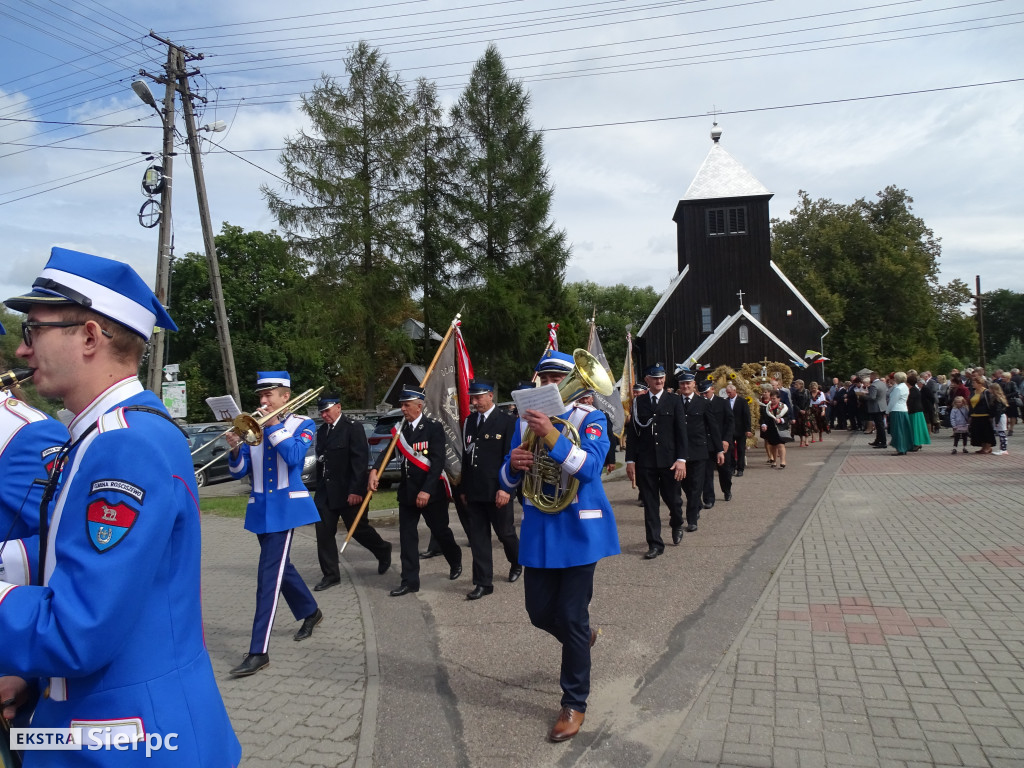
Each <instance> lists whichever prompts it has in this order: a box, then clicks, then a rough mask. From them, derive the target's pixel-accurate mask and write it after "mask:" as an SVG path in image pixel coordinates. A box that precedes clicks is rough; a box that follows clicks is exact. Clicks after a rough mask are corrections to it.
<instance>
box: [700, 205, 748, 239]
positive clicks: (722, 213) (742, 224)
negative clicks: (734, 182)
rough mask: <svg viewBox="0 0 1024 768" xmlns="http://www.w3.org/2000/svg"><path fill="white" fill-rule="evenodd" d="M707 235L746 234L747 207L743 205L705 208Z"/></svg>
mask: <svg viewBox="0 0 1024 768" xmlns="http://www.w3.org/2000/svg"><path fill="white" fill-rule="evenodd" d="M707 224H708V237H718V236H721V235H745V234H747V209H746V208H745V207H744V206H742V205H741V206H735V207H732V208H708V209H707Z"/></svg>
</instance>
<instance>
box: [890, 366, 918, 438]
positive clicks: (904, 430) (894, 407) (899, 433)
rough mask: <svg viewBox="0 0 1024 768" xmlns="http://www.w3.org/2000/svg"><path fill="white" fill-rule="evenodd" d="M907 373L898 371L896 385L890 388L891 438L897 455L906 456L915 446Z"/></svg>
mask: <svg viewBox="0 0 1024 768" xmlns="http://www.w3.org/2000/svg"><path fill="white" fill-rule="evenodd" d="M909 393H910V390H909V388H908V387H907V374H906V373H904V372H903V371H897V372H896V386H895V387H893V388H892V389H890V390H889V396H888V397H889V438H890V441H891V443H892V447H893V448H895V449H896V455H897V456H906V455H907V451H909V450H911V449H912V448H913V447H914V440H913V435H912V433H911V428H910V414H909V413H907V398H908V397H909Z"/></svg>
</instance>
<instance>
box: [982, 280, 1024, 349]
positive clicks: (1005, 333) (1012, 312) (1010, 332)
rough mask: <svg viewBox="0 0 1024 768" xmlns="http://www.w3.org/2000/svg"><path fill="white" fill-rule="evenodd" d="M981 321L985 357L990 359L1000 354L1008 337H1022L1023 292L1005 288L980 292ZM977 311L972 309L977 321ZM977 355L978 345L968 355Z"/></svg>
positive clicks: (1023, 332) (1023, 324)
mask: <svg viewBox="0 0 1024 768" xmlns="http://www.w3.org/2000/svg"><path fill="white" fill-rule="evenodd" d="M981 312H982V322H983V323H984V326H985V359H986V360H991V359H993V358H994V357H995V356H996V355H999V354H1001V353H1002V352H1003V351H1004V350H1005V349H1006V348H1007V346H1008V345H1009V343H1010V339H1012V338H1013V337H1017V338H1018V339H1024V293H1015V292H1014V291H1010V290H1007V289H1006V288H999V289H997V290H995V291H988V292H987V293H984V294H982V304H981ZM977 316H978V312H977V309H975V311H974V320H975V322H976V321H977ZM970 357H971V358H972V359H977V357H978V347H977V346H975V348H974V351H973V352H972V354H971V355H970Z"/></svg>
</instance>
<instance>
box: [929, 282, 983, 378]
mask: <svg viewBox="0 0 1024 768" xmlns="http://www.w3.org/2000/svg"><path fill="white" fill-rule="evenodd" d="M970 300H971V288H970V286H968V285H967V283H965V282H964V281H963V280H960V279H958V278H955V279H953V280H950V281H949V282H948V283H947V284H946V285H939V286H937V287H936V289H935V291H934V302H935V308H936V310H937V311H938V313H939V319H938V327H937V331H936V334H937V337H938V341H939V349H940V350H941V351H942V352H948V353H949V354H950V355H951V356H952V357H954V358H956V359H957V360H958V361H959V365H963V364H964V361H969V360H974V359H975V358H976V357H977V356H978V349H979V347H978V327H977V323H976V322H975V320H974V318H973V317H970V316H968V315H966V314H965V313H964V306H965V305H966V304H967V302H969V301H970ZM940 370H941V369H940Z"/></svg>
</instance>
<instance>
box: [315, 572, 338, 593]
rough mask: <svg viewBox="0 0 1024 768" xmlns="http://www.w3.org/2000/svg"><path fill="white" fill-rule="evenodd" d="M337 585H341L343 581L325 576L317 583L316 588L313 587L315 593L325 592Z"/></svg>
mask: <svg viewBox="0 0 1024 768" xmlns="http://www.w3.org/2000/svg"><path fill="white" fill-rule="evenodd" d="M335 584H341V579H340V578H337V577H334V576H324V577H323V578H322V579H320V581H318V582H317V584H316V586H315V587H313V591H314V592H323V591H324V590H325V589H330V588H331V587H333V586H334V585H335Z"/></svg>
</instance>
